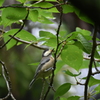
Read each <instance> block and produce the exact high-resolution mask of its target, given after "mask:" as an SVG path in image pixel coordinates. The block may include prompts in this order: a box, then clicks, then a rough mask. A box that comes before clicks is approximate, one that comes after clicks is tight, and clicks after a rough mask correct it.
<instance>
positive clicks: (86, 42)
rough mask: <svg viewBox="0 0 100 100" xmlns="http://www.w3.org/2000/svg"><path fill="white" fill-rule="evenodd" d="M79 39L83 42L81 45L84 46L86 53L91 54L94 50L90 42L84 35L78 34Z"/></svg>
mask: <svg viewBox="0 0 100 100" xmlns="http://www.w3.org/2000/svg"><path fill="white" fill-rule="evenodd" d="M77 37H78V39H79V41H80V42H81V44H82V45H83V47H84V49H85V50H86V52H87V53H89V54H90V53H91V50H92V45H91V43H90V42H89V41H88V40H86V39H85V37H84V36H83V35H82V34H78V36H77Z"/></svg>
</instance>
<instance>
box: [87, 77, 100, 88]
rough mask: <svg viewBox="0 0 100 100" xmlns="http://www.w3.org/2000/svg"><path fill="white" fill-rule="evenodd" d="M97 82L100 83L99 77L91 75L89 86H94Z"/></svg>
mask: <svg viewBox="0 0 100 100" xmlns="http://www.w3.org/2000/svg"><path fill="white" fill-rule="evenodd" d="M96 84H100V80H98V79H95V78H94V77H92V76H91V77H90V80H89V86H93V85H96Z"/></svg>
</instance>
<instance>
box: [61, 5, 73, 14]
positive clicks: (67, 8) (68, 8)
mask: <svg viewBox="0 0 100 100" xmlns="http://www.w3.org/2000/svg"><path fill="white" fill-rule="evenodd" d="M62 8H63V13H65V14H67V13H71V12H74V8H73V6H71V5H62Z"/></svg>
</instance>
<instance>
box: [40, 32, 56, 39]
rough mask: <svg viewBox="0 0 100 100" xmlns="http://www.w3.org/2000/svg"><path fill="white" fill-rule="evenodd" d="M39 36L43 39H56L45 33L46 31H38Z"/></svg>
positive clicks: (52, 35)
mask: <svg viewBox="0 0 100 100" xmlns="http://www.w3.org/2000/svg"><path fill="white" fill-rule="evenodd" d="M39 36H40V37H45V38H50V37H56V36H55V35H54V34H52V33H50V32H47V31H40V32H39Z"/></svg>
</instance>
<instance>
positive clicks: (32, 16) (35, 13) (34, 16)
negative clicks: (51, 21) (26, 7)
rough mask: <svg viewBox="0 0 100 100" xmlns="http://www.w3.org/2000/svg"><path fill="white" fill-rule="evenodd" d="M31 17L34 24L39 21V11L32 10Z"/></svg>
mask: <svg viewBox="0 0 100 100" xmlns="http://www.w3.org/2000/svg"><path fill="white" fill-rule="evenodd" d="M29 17H30V19H31V20H32V21H33V22H36V21H38V11H37V10H30V11H29Z"/></svg>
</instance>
